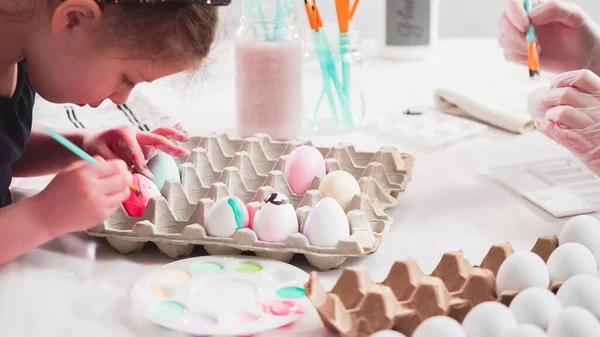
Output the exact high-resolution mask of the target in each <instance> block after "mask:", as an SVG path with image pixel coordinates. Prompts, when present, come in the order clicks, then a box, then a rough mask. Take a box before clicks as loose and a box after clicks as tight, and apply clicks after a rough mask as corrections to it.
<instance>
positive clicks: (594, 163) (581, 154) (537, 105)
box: [529, 70, 600, 176]
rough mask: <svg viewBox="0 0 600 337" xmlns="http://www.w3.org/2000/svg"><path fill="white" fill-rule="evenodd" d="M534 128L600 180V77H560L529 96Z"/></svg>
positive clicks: (578, 72) (575, 74)
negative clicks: (548, 86) (562, 147)
mask: <svg viewBox="0 0 600 337" xmlns="http://www.w3.org/2000/svg"><path fill="white" fill-rule="evenodd" d="M529 113H530V114H531V116H532V118H533V121H534V124H535V127H536V128H537V129H538V130H539V131H540V132H542V133H543V134H544V135H546V136H547V137H549V138H551V139H553V140H554V141H555V142H557V143H558V144H560V145H562V146H564V147H565V148H567V149H568V150H569V151H571V153H573V154H574V155H575V156H577V157H578V158H579V159H580V160H581V161H582V162H583V163H584V164H585V165H586V166H587V167H588V168H589V169H590V170H591V171H592V172H594V173H595V174H596V175H598V176H600V77H598V75H596V74H594V73H593V72H591V71H589V70H575V71H570V72H567V73H564V74H561V75H559V76H558V77H557V78H556V79H555V80H554V82H552V84H551V85H550V88H543V89H539V90H536V91H534V92H533V93H532V94H531V95H530V96H529Z"/></svg>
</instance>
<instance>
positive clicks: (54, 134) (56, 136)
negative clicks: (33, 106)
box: [44, 126, 140, 195]
mask: <svg viewBox="0 0 600 337" xmlns="http://www.w3.org/2000/svg"><path fill="white" fill-rule="evenodd" d="M44 131H46V133H47V134H48V135H49V136H50V137H52V138H53V139H54V140H56V141H57V142H58V143H59V144H61V145H62V146H64V147H66V148H67V149H68V150H70V151H71V152H73V153H74V154H76V155H77V156H78V157H79V158H81V159H83V160H85V161H87V162H88V163H90V164H92V165H98V161H97V160H96V159H95V158H94V157H92V156H90V155H89V154H87V153H86V152H85V151H83V150H82V149H80V148H79V147H77V145H75V144H73V143H72V142H71V141H70V140H68V139H67V138H65V137H63V135H61V134H60V133H58V132H56V131H54V130H52V129H50V128H49V127H47V126H44ZM129 190H130V191H131V192H133V193H135V194H136V195H139V194H140V190H139V189H138V188H137V186H135V185H129Z"/></svg>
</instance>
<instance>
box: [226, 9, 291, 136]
mask: <svg viewBox="0 0 600 337" xmlns="http://www.w3.org/2000/svg"><path fill="white" fill-rule="evenodd" d="M301 46H302V41H301V39H300V34H299V33H298V29H297V27H296V6H295V2H294V1H292V0H245V1H244V2H243V4H242V14H241V17H240V22H239V29H238V30H237V33H236V36H235V67H236V68H235V71H236V100H237V102H236V103H237V109H236V110H237V111H236V123H237V130H238V134H239V136H241V137H248V136H251V135H253V134H255V133H268V134H269V135H270V136H271V137H273V138H274V139H279V140H283V139H292V138H295V137H297V136H299V135H300V133H301V131H302V47H301Z"/></svg>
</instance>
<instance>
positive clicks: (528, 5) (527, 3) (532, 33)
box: [523, 0, 536, 42]
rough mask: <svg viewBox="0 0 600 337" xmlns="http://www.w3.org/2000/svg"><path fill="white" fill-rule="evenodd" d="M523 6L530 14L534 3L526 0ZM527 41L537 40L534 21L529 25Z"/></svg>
mask: <svg viewBox="0 0 600 337" xmlns="http://www.w3.org/2000/svg"><path fill="white" fill-rule="evenodd" d="M523 6H524V7H525V13H527V14H529V12H531V8H532V4H531V1H530V0H524V1H523ZM525 37H526V39H527V42H535V41H536V38H535V28H534V27H533V24H532V23H529V27H527V34H526V35H525Z"/></svg>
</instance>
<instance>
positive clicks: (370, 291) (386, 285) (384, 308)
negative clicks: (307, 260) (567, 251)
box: [305, 236, 559, 337]
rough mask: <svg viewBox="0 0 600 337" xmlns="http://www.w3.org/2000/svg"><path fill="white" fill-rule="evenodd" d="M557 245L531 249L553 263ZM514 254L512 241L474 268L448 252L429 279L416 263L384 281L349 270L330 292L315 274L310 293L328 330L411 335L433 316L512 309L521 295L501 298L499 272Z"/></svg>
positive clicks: (400, 265) (401, 265)
mask: <svg viewBox="0 0 600 337" xmlns="http://www.w3.org/2000/svg"><path fill="white" fill-rule="evenodd" d="M556 247H558V238H557V237H556V236H547V237H540V238H539V239H538V240H537V242H536V243H535V245H534V247H533V248H532V250H531V251H532V252H534V253H536V254H538V255H539V256H540V257H542V259H543V260H544V261H547V260H548V257H549V256H550V254H552V252H553V251H554V249H556ZM513 253H514V251H513V249H512V247H511V245H510V243H505V244H501V245H495V246H492V247H491V248H490V250H489V251H488V254H487V255H486V256H485V258H484V259H483V261H482V262H481V265H480V266H472V265H471V264H470V263H469V261H467V259H465V257H464V256H463V254H462V252H461V251H458V252H450V253H446V254H444V255H443V257H442V259H441V260H440V262H439V264H438V265H437V267H436V268H435V269H434V271H433V272H432V273H431V275H425V273H424V272H423V271H422V270H421V269H420V268H419V266H418V265H417V264H416V262H415V261H414V260H404V261H397V262H395V263H394V264H393V265H392V268H391V269H390V271H389V273H388V275H387V277H386V278H385V279H384V280H383V281H382V282H380V283H376V282H375V281H373V279H371V277H370V276H369V273H368V272H367V270H365V269H362V268H346V269H344V271H343V272H342V274H341V276H340V278H339V279H338V281H337V282H336V284H335V286H334V287H333V288H332V289H331V291H329V292H328V291H326V290H325V289H324V288H323V286H322V285H321V283H320V281H319V276H318V274H317V273H315V272H312V273H311V275H310V279H309V281H308V282H307V283H306V284H305V290H306V293H307V296H308V297H309V299H310V300H311V302H312V303H313V305H314V306H315V307H316V309H317V312H318V313H319V316H320V317H321V320H322V322H323V324H324V325H325V327H326V328H327V329H328V330H330V331H332V332H334V333H336V334H338V335H340V336H342V337H364V336H370V335H371V334H373V333H375V332H377V331H380V330H396V331H399V332H400V333H403V334H404V335H406V336H407V337H410V336H411V335H412V334H413V332H414V330H415V329H416V328H417V327H418V326H419V324H421V322H423V321H424V320H426V319H427V318H429V317H432V316H439V315H447V316H450V317H452V318H454V319H456V320H457V321H458V322H462V320H463V319H464V318H465V316H466V315H467V313H468V312H469V311H470V310H471V309H472V308H473V307H475V306H476V305H478V304H479V303H482V302H486V301H500V302H502V303H504V304H506V305H509V304H510V302H511V301H512V299H513V298H514V297H515V296H516V293H515V292H511V293H502V294H498V293H497V292H496V274H497V272H498V269H499V268H500V265H501V264H502V263H503V262H504V260H505V259H506V258H507V257H508V256H509V255H511V254H513ZM558 286H559V285H552V286H551V289H552V290H554V291H556V290H557V289H558Z"/></svg>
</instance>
